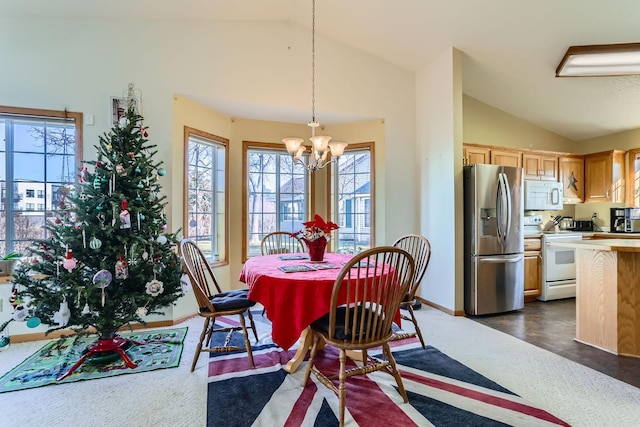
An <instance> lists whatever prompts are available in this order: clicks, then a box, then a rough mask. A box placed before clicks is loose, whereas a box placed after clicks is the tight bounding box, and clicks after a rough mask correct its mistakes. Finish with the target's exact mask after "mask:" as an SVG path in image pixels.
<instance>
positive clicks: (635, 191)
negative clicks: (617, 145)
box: [626, 148, 640, 206]
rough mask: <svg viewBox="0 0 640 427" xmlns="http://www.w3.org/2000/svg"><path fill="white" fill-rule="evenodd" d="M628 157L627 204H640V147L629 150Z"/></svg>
mask: <svg viewBox="0 0 640 427" xmlns="http://www.w3.org/2000/svg"><path fill="white" fill-rule="evenodd" d="M628 154H629V155H628V156H627V158H628V159H629V162H628V163H627V185H626V187H627V206H640V148H634V149H632V150H629V153H628Z"/></svg>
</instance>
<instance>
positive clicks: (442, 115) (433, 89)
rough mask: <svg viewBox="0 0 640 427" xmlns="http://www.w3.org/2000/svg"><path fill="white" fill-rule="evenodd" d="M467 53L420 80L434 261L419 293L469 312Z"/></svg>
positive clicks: (423, 224)
mask: <svg viewBox="0 0 640 427" xmlns="http://www.w3.org/2000/svg"><path fill="white" fill-rule="evenodd" d="M460 67H461V52H460V51H458V50H456V49H448V50H446V51H444V52H442V54H440V55H439V56H438V57H437V58H436V59H435V60H434V61H432V62H431V63H430V64H429V65H428V66H427V67H425V68H424V69H422V70H420V71H419V72H418V73H417V76H416V98H417V101H416V116H417V144H418V150H417V162H418V176H419V194H420V196H419V202H420V231H421V233H422V234H423V235H425V236H426V237H427V238H428V239H429V241H430V243H431V250H432V255H431V261H430V264H429V268H428V269H427V272H426V276H425V280H424V281H423V284H422V286H421V287H420V288H419V293H420V295H421V296H422V297H423V298H426V299H427V300H429V301H430V302H432V303H435V304H437V305H439V306H441V307H443V308H445V309H447V310H449V311H450V312H455V311H456V310H462V309H463V281H462V280H463V270H462V269H463V267H462V265H463V264H462V122H461V120H462V86H461V81H462V79H461V71H460Z"/></svg>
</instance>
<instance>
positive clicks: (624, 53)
mask: <svg viewBox="0 0 640 427" xmlns="http://www.w3.org/2000/svg"><path fill="white" fill-rule="evenodd" d="M630 74H640V43H620V44H600V45H589V46H571V47H569V49H567V53H565V54H564V57H563V58H562V61H560V65H558V68H556V77H588V76H625V75H630Z"/></svg>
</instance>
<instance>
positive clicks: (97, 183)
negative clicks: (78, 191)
mask: <svg viewBox="0 0 640 427" xmlns="http://www.w3.org/2000/svg"><path fill="white" fill-rule="evenodd" d="M100 187H101V184H100V177H99V176H98V175H96V177H95V178H94V179H93V188H95V189H96V190H99V189H100Z"/></svg>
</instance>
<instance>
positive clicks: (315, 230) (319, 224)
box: [291, 214, 340, 241]
mask: <svg viewBox="0 0 640 427" xmlns="http://www.w3.org/2000/svg"><path fill="white" fill-rule="evenodd" d="M302 225H304V227H305V228H304V229H303V230H300V231H297V232H295V233H292V234H291V235H292V236H299V235H300V234H302V237H303V238H304V239H307V240H309V241H314V240H316V239H319V238H320V237H327V236H329V234H330V233H331V232H332V231H333V230H337V229H338V228H340V227H338V224H336V223H334V222H331V221H325V220H324V219H322V217H321V216H320V215H318V214H316V215H315V216H314V217H313V220H312V221H307V222H303V223H302Z"/></svg>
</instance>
